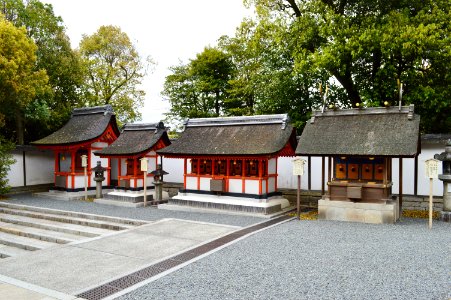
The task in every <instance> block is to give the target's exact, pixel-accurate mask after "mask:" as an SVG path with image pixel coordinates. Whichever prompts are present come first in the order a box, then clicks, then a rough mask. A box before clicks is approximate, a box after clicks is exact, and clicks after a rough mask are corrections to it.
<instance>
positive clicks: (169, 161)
mask: <svg viewBox="0 0 451 300" xmlns="http://www.w3.org/2000/svg"><path fill="white" fill-rule="evenodd" d="M188 165H189V164H188ZM163 170H165V171H166V172H168V173H169V174H167V175H164V181H166V182H178V183H183V159H179V158H163ZM196 189H197V185H196ZM208 190H210V185H209V186H208Z"/></svg>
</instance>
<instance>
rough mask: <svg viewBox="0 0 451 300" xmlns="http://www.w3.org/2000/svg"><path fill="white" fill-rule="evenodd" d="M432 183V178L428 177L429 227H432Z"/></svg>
mask: <svg viewBox="0 0 451 300" xmlns="http://www.w3.org/2000/svg"><path fill="white" fill-rule="evenodd" d="M432 185H433V179H432V178H429V229H432Z"/></svg>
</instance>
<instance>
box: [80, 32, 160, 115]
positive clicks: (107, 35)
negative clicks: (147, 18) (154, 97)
mask: <svg viewBox="0 0 451 300" xmlns="http://www.w3.org/2000/svg"><path fill="white" fill-rule="evenodd" d="M79 51H80V54H81V57H82V58H83V65H84V71H85V83H84V86H83V100H84V103H85V105H87V106H96V105H104V104H111V105H112V106H113V108H114V110H115V112H116V114H117V116H118V119H119V121H120V122H121V123H125V122H132V121H135V120H138V119H140V118H141V114H140V112H139V108H141V107H142V106H143V104H144V96H145V92H144V91H143V90H141V89H140V87H139V85H140V84H141V82H142V79H143V77H144V75H145V72H146V70H147V67H148V66H149V64H153V62H152V61H151V60H150V59H147V60H146V61H145V62H143V60H142V59H141V57H140V56H139V54H138V52H137V51H136V49H135V47H134V45H133V44H132V42H131V41H130V39H129V37H128V35H127V34H126V33H125V32H123V31H121V29H120V28H119V27H116V26H101V27H100V28H99V29H98V30H97V32H95V33H94V34H92V35H90V36H88V35H84V36H83V38H82V40H81V42H80V45H79Z"/></svg>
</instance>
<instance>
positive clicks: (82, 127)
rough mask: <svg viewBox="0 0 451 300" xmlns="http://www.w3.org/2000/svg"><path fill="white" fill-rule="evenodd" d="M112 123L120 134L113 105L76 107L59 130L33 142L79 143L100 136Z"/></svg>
mask: <svg viewBox="0 0 451 300" xmlns="http://www.w3.org/2000/svg"><path fill="white" fill-rule="evenodd" d="M109 124H111V125H112V128H113V130H114V131H115V133H116V135H119V129H118V128H117V123H116V116H115V115H114V112H113V108H112V107H111V105H104V106H96V107H86V108H76V109H74V110H73V111H72V116H71V118H70V119H69V121H68V122H67V123H66V125H64V126H63V127H62V128H61V129H59V130H58V131H55V132H54V133H52V134H51V135H49V136H46V137H45V138H43V139H40V140H37V141H35V142H32V144H34V145H38V146H58V145H69V144H77V143H82V142H86V141H90V140H93V139H96V138H98V137H100V136H101V135H102V134H103V133H104V132H105V130H106V129H107V128H108V125H109Z"/></svg>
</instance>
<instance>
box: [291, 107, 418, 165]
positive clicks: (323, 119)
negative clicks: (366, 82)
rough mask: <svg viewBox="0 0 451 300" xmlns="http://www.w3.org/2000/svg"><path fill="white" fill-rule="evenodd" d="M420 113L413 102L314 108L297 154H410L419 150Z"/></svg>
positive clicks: (404, 155) (409, 155) (402, 155)
mask: <svg viewBox="0 0 451 300" xmlns="http://www.w3.org/2000/svg"><path fill="white" fill-rule="evenodd" d="M419 125H420V116H418V115H415V114H414V113H413V105H411V106H408V107H407V106H406V107H402V109H401V110H399V108H398V107H388V108H363V109H349V110H336V111H335V110H327V111H324V112H323V113H321V112H319V111H315V112H314V116H313V117H312V119H311V120H310V121H309V122H308V123H307V124H306V126H305V128H304V131H303V133H302V135H301V138H300V140H299V144H298V147H297V149H296V154H297V155H318V156H329V155H343V154H346V155H364V156H368V155H371V156H376V155H377V156H395V157H413V156H415V155H416V154H417V153H418V152H419Z"/></svg>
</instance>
